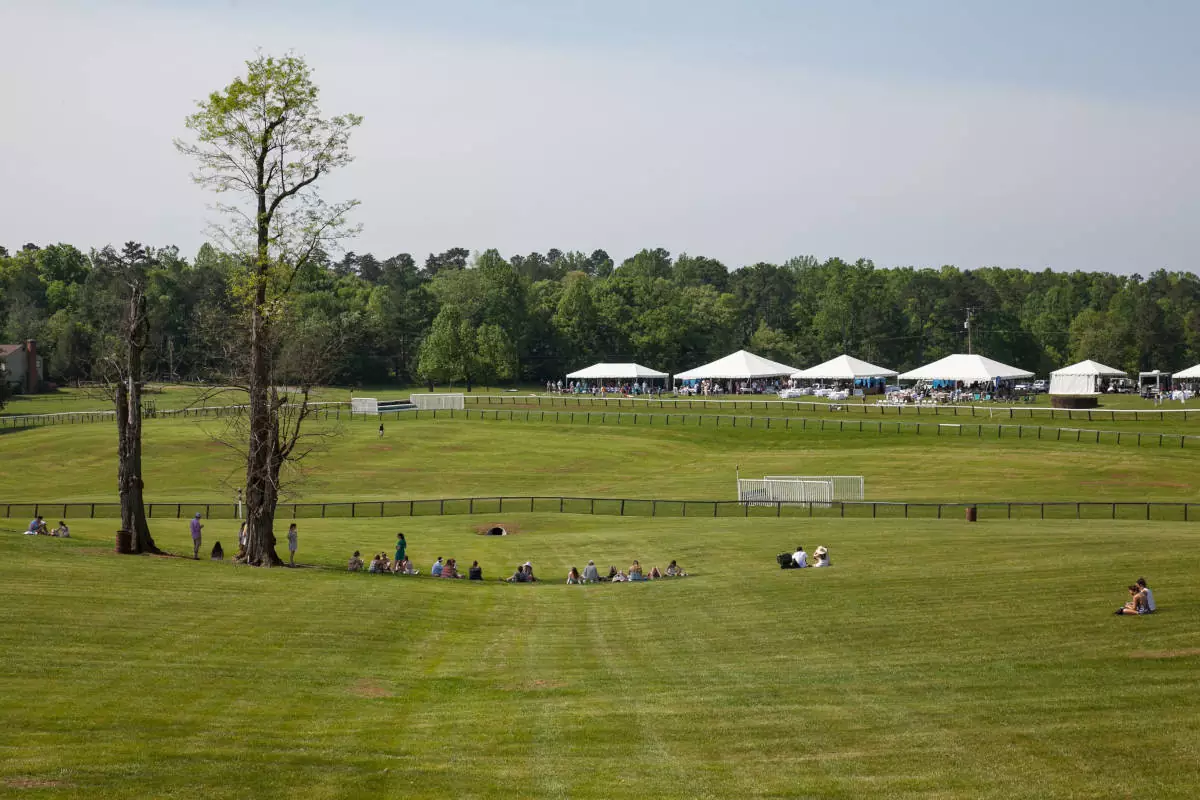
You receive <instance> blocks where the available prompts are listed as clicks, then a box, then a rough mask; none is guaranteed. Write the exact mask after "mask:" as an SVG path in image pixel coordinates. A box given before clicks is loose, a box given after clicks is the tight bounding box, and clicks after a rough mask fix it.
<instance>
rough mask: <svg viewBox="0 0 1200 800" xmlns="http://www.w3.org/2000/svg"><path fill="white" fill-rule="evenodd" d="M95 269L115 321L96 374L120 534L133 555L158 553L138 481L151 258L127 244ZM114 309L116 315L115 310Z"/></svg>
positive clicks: (101, 258) (109, 251)
mask: <svg viewBox="0 0 1200 800" xmlns="http://www.w3.org/2000/svg"><path fill="white" fill-rule="evenodd" d="M95 260H96V266H97V268H98V269H99V270H100V271H101V272H102V274H103V275H104V277H105V278H106V279H107V280H106V281H105V282H106V283H107V284H108V285H109V288H110V292H109V297H108V302H109V303H110V304H111V305H112V306H114V307H115V308H114V312H115V313H114V314H113V319H114V320H119V321H118V322H116V323H115V328H114V329H112V330H111V332H110V335H109V336H107V337H105V338H104V339H103V340H102V341H101V347H102V355H101V361H102V366H101V369H102V374H104V375H105V376H107V378H108V380H107V384H106V385H107V387H108V392H107V393H108V394H109V396H110V397H111V398H112V400H113V403H114V405H115V406H116V412H117V492H118V494H119V495H120V499H121V530H123V531H128V532H129V533H130V548H131V552H134V553H161V552H162V551H161V550H159V549H158V546H157V545H156V544H155V543H154V537H153V536H151V535H150V524H149V522H147V520H146V505H145V500H144V497H143V489H144V488H145V483H144V482H143V480H142V388H143V375H142V355H143V353H144V352H145V350H146V343H147V340H148V339H149V327H150V325H149V315H148V314H147V313H146V278H147V272H148V271H149V270H150V269H151V268H152V267H153V266H154V253H153V252H152V251H150V250H147V249H146V248H145V247H143V246H142V245H140V244H138V243H136V242H127V243H126V244H125V246H124V247H123V248H121V251H120V252H119V253H118V252H117V251H115V250H114V249H113V248H112V247H106V248H104V250H102V251H101V252H100V253H98V254H97V255H96V259H95ZM117 309H119V311H118V310H117Z"/></svg>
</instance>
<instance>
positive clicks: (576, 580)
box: [567, 567, 583, 586]
mask: <svg viewBox="0 0 1200 800" xmlns="http://www.w3.org/2000/svg"><path fill="white" fill-rule="evenodd" d="M581 583H583V578H581V577H579V570H578V569H576V568H575V567H571V571H570V572H568V573H567V585H568V586H578V585H579V584H581Z"/></svg>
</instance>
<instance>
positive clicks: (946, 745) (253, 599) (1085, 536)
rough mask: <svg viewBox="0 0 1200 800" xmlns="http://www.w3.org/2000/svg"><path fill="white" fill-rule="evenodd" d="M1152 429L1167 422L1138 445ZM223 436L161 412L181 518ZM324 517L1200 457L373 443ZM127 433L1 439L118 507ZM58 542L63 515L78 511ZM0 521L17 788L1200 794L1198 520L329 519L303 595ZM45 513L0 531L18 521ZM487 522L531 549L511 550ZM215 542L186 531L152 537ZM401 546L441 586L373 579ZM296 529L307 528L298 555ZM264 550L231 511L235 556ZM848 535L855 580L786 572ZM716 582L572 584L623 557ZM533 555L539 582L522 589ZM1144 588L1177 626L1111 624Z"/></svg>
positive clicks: (7, 702)
mask: <svg viewBox="0 0 1200 800" xmlns="http://www.w3.org/2000/svg"><path fill="white" fill-rule="evenodd" d="M1143 425H1145V424H1143ZM223 430H224V425H223V423H222V422H221V421H218V420H207V421H206V420H151V421H149V422H148V423H147V425H146V479H147V491H148V495H149V498H150V499H152V500H202V499H211V500H213V501H222V500H224V501H228V500H229V499H230V498H231V497H232V490H231V487H232V486H234V485H236V482H237V477H238V474H239V464H238V461H237V455H236V453H234V452H233V451H232V450H230V449H229V448H227V447H225V446H224V445H222V444H220V443H218V442H216V441H215V440H214V437H216V436H219V435H220V434H221V433H222V431H223ZM314 430H322V431H326V432H330V433H332V434H334V435H333V436H331V437H329V438H325V439H323V440H322V443H321V444H322V449H321V450H320V451H319V452H316V453H314V454H313V455H312V456H311V457H310V458H309V459H308V460H307V461H306V463H305V474H304V476H303V481H302V483H301V485H300V487H299V492H300V495H301V497H300V498H299V499H303V500H310V501H311V500H325V499H327V500H344V499H371V498H375V499H399V498H410V497H417V498H420V497H441V496H459V497H461V496H469V495H494V494H509V495H518V494H541V495H553V494H570V495H575V496H629V497H655V496H659V497H670V498H697V499H714V498H732V497H734V486H733V469H734V465H740V467H741V469H742V474H743V475H744V476H746V475H757V474H769V473H775V472H790V473H794V472H805V473H813V474H817V473H832V474H863V475H865V476H866V479H867V496H868V498H888V499H896V500H919V499H932V500H946V501H950V500H955V499H974V500H985V499H1016V500H1022V499H1025V500H1028V499H1071V500H1150V499H1158V500H1164V501H1182V500H1190V501H1196V500H1197V489H1198V488H1200V484H1198V481H1200V479H1197V478H1196V477H1195V476H1196V475H1197V474H1198V470H1197V466H1198V465H1197V463H1196V461H1197V458H1200V456H1198V455H1197V453H1200V450H1190V449H1182V450H1173V449H1159V448H1157V447H1149V446H1147V447H1142V448H1135V447H1127V446H1121V447H1117V446H1109V445H1088V444H1075V443H1067V442H1048V441H1043V442H1037V441H1036V440H1029V439H1023V440H1019V441H1018V440H1015V439H1005V440H1000V441H995V440H992V441H986V440H985V441H982V442H980V441H973V440H969V439H958V438H956V437H932V436H931V437H925V436H922V437H915V436H911V435H904V436H901V435H882V436H881V435H878V434H874V433H871V434H858V433H851V432H847V433H841V434H837V433H827V434H821V433H815V432H811V431H810V432H794V431H793V432H788V433H780V432H778V431H766V430H761V429H754V430H749V429H746V428H738V429H736V430H733V429H727V428H722V429H719V430H717V429H710V428H682V427H677V426H676V427H672V428H669V429H668V428H660V427H654V428H650V427H640V426H639V427H637V428H634V427H632V426H603V427H601V426H598V425H596V426H591V427H588V426H583V425H574V426H572V425H567V424H562V425H555V424H552V423H523V422H511V423H510V422H506V421H505V422H493V421H478V420H469V421H466V420H442V419H439V420H436V421H435V420H427V419H421V420H415V419H410V420H406V421H401V422H395V423H393V422H391V421H389V422H388V423H387V424H386V436H385V437H384V439H383V440H382V441H381V440H379V439H378V438H377V436H376V432H375V425H374V424H372V423H370V422H360V421H356V422H353V423H347V422H345V421H343V422H341V423H334V422H330V423H328V424H326V423H321V424H320V425H318V426H314ZM114 442H115V430H114V428H113V426H112V425H109V424H90V425H72V426H59V427H53V428H39V429H34V430H25V431H15V432H8V433H6V434H3V435H0V482H2V483H3V485H4V487H5V490H4V494H5V495H6V497H5V498H0V500H12V501H23V500H35V499H37V500H44V501H54V500H58V501H65V500H95V501H110V500H112V499H114V494H115V465H114V463H113V449H114ZM51 521H52V522H57V519H53V520H51ZM70 522H71V525H72V532H73V538H71V539H70V540H58V539H50V538H46V537H26V536H21V535H19V534H16V533H12V532H0V719H4V720H5V721H6V722H7V723H8V724H7V725H5V726H3V728H2V729H0V796H6V795H13V796H19V797H39V796H77V797H163V796H180V797H184V796H186V797H195V796H203V797H288V798H290V797H306V798H307V797H314V798H324V797H353V796H397V797H400V796H403V797H446V796H457V797H494V796H505V795H507V796H518V797H613V796H626V795H635V796H644V797H680V798H692V797H712V798H727V797H844V798H858V797H901V798H906V797H947V798H949V797H955V798H957V797H995V798H1001V797H1003V798H1012V797H1038V798H1048V797H1049V798H1059V797H1062V798H1068V797H1088V798H1093V797H1097V798H1107V797H1112V798H1120V797H1129V796H1134V795H1136V796H1139V797H1148V798H1149V797H1154V798H1165V797H1180V798H1184V797H1192V796H1194V785H1195V784H1196V783H1197V781H1198V780H1200V760H1198V759H1197V750H1198V748H1200V713H1198V712H1200V701H1198V700H1197V698H1196V692H1195V687H1196V685H1197V680H1198V679H1200V613H1197V612H1198V611H1200V587H1198V585H1197V581H1196V577H1197V575H1198V574H1200V531H1198V530H1197V528H1196V526H1195V525H1184V524H1165V523H1146V522H1122V521H1117V522H1109V521H1083V522H1074V521H1071V522H1066V521H1038V520H1013V521H994V522H993V521H985V522H980V523H977V524H967V523H965V522H961V521H958V520H954V521H951V520H942V521H936V520H919V521H918V520H910V521H903V520H836V519H814V520H808V519H779V520H777V519H769V518H751V519H737V518H722V519H693V518H687V519H662V518H659V519H652V520H651V519H644V518H642V519H631V518H621V517H603V516H596V517H592V516H575V515H570V514H567V515H558V514H527V513H515V514H514V513H507V512H506V513H504V514H493V515H475V516H457V517H441V518H437V517H434V518H428V517H426V518H416V519H407V518H402V519H397V518H391V519H374V520H370V519H355V520H349V519H345V520H301V522H300V552H299V557H298V561H299V562H300V563H301V564H302V565H303V568H298V569H271V570H254V569H250V568H245V567H235V566H233V565H231V564H230V563H228V562H226V563H213V562H211V561H208V560H201V561H198V562H197V561H192V560H191V559H190V558H157V557H125V556H116V555H114V554H112V552H111V551H112V543H113V529H114V528H115V521H114V520H86V519H72V520H70ZM27 523H28V520H27V519H23V518H19V519H9V520H3V519H0V529H9V531H11V530H14V529H20V528H23V527H24V526H25V525H26V524H27ZM491 523H504V524H506V525H508V526H510V529H512V530H513V534H512V535H510V536H506V537H488V536H482V535H480V534H479V533H478V532H477V529H478V528H480V527H483V526H486V525H488V524H491ZM153 530H154V534H155V536H156V538H157V540H158V542H159V544H160V545H161V546H163V547H164V548H165V549H167V550H169V551H171V552H174V553H188V554H190V552H191V545H190V539H189V537H188V535H187V530H186V521H176V520H154V521H153ZM397 530H403V531H404V532H405V533H406V535H407V536H408V539H409V542H410V544H409V552H410V554H411V555H412V556H413V557H414V560H415V561H416V562H417V566H418V567H419V568H420V569H421V570H422V571H423V572H428V569H429V565H430V563H432V561H433V560H434V558H436V557H437V556H439V555H440V556H445V557H451V556H453V557H456V558H458V560H459V562H460V563H461V564H462V565H463V566H465V565H466V564H469V563H470V562H471V561H472V560H475V559H478V560H479V561H480V562H481V564H482V565H483V566H484V568H485V575H486V576H487V577H488V578H489V580H488V581H486V582H485V583H484V584H483V585H479V584H472V583H468V582H466V581H461V582H451V581H438V580H434V579H431V578H428V577H425V576H421V577H417V578H399V577H391V576H371V575H363V574H357V575H355V574H347V573H346V572H345V571H344V566H345V561H346V559H347V558H348V556H349V554H350V553H351V552H352V551H353V550H355V549H358V550H361V551H362V552H363V553H364V554H365V555H369V554H370V553H372V552H376V551H380V550H388V549H390V547H391V544H392V542H393V541H394V538H395V532H396V531H397ZM279 533H280V535H282V527H281V528H280V531H279ZM235 536H236V523H234V522H230V521H220V520H211V521H209V522H208V523H207V524H206V528H205V542H204V549H205V551H207V550H208V548H209V547H211V545H212V542H213V541H214V540H217V539H220V540H221V541H222V542H223V544H225V545H226V547H227V548H228V549H232V547H231V545H232V542H233V541H234V538H235ZM797 544H804V545H805V546H806V547H807V548H808V549H809V551H810V552H811V551H812V549H813V548H815V547H816V546H817V545H826V546H828V547H829V548H830V551H831V554H832V556H833V561H834V567H833V568H832V569H830V570H808V571H804V572H796V571H790V570H789V571H781V570H779V569H778V567H777V566H776V564H775V561H774V556H775V554H776V553H778V552H781V551H785V550H791V549H792V548H793V547H795V545H797ZM635 558H636V559H639V560H640V561H641V563H642V564H643V565H645V566H647V567H649V566H651V565H658V566H659V567H660V568H661V567H665V565H666V563H667V562H668V561H669V560H670V559H672V558H674V559H678V560H679V562H680V563H681V564H682V565H683V566H684V567H685V568H687V569H688V570H689V571H690V572H691V573H692V574H691V576H689V577H688V578H684V579H679V580H668V581H662V582H654V583H648V584H635V585H599V586H586V587H574V586H566V585H564V583H563V579H564V577H565V574H566V571H567V569H568V568H569V567H570V566H572V565H574V566H578V567H580V568H582V567H583V566H584V565H585V564H586V562H587V560H588V559H594V560H595V561H596V563H597V564H598V565H600V566H601V568H602V571H606V570H607V567H608V565H610V564H615V565H617V566H619V567H621V568H626V567H628V565H629V563H630V562H631V561H632V560H633V559H635ZM526 560H531V561H532V562H533V563H534V564H535V565H536V567H537V571H538V574H539V576H540V577H541V578H542V579H543V583H541V584H538V585H534V586H511V585H506V584H503V583H501V582H499V581H498V580H496V579H498V578H500V577H501V576H504V575H507V574H509V573H511V571H512V569H513V567H514V566H515V565H516V564H517V563H520V562H523V561H526ZM1139 575H1145V576H1146V577H1147V578H1148V579H1149V580H1150V583H1151V585H1152V586H1153V587H1154V588H1155V591H1156V597H1157V600H1158V602H1159V605H1160V607H1161V611H1160V613H1158V614H1156V615H1153V616H1149V617H1142V618H1140V619H1126V618H1118V617H1114V616H1113V615H1112V613H1111V612H1112V610H1113V609H1114V608H1115V607H1116V606H1117V605H1119V604H1120V603H1121V602H1122V601H1123V600H1124V592H1123V587H1124V585H1125V584H1127V583H1129V582H1131V581H1132V580H1133V579H1134V578H1136V577H1137V576H1139Z"/></svg>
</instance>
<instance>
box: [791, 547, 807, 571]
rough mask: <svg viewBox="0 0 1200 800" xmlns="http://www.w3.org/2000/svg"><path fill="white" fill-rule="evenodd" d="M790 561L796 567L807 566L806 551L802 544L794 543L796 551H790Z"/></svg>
mask: <svg viewBox="0 0 1200 800" xmlns="http://www.w3.org/2000/svg"><path fill="white" fill-rule="evenodd" d="M792 563H793V564H795V565H796V567H795V568H796V569H803V568H804V567H807V566H808V553H806V552H804V545H802V544H798V545H796V552H794V553H792Z"/></svg>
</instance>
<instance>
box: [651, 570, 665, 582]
mask: <svg viewBox="0 0 1200 800" xmlns="http://www.w3.org/2000/svg"><path fill="white" fill-rule="evenodd" d="M662 576H663V575H662V573H661V572H659V571H658V567H651V568H650V580H652V581H654V580H658V579H659V578H661V577H662Z"/></svg>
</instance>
